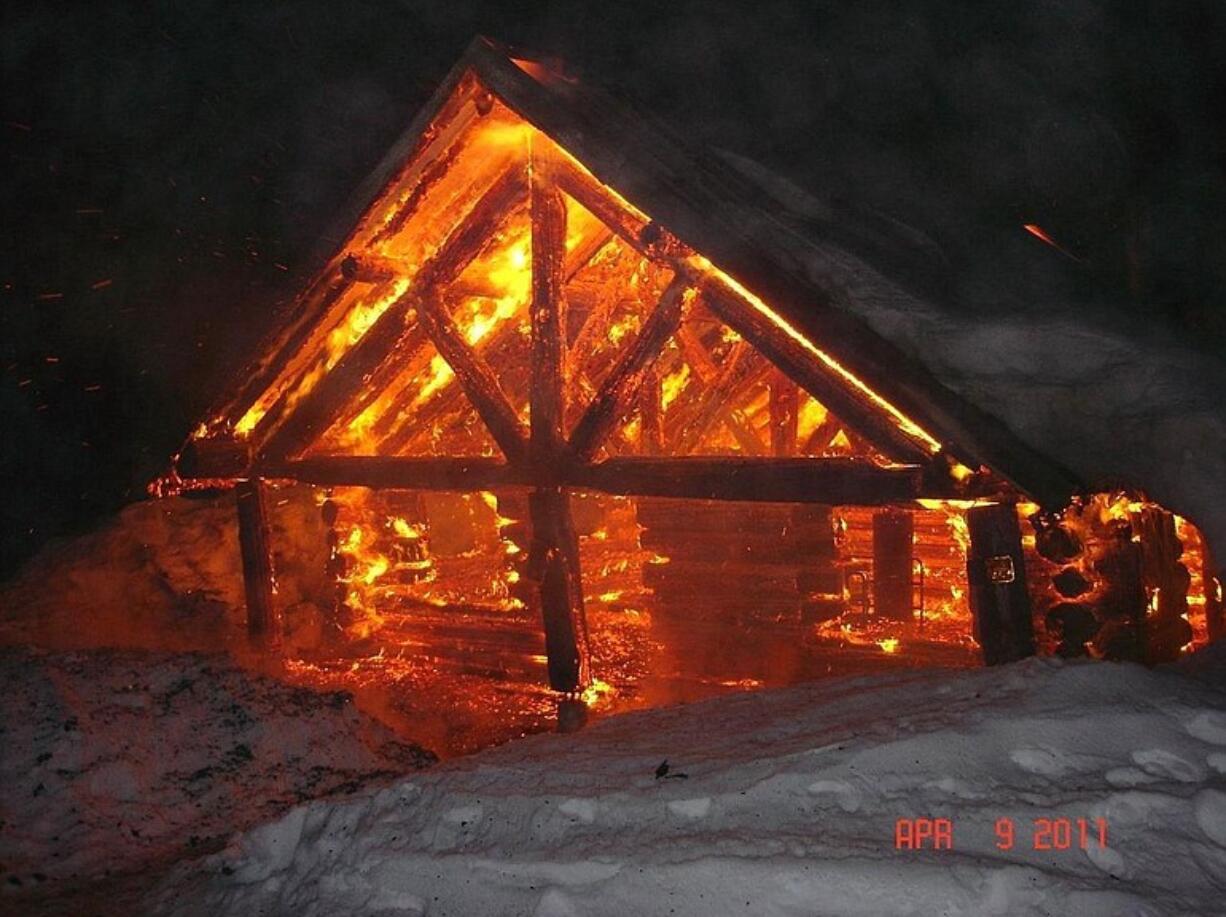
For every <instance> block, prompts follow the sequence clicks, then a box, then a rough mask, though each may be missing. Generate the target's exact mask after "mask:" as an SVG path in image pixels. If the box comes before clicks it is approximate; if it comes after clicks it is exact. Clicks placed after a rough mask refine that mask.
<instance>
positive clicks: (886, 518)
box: [873, 509, 915, 621]
mask: <svg viewBox="0 0 1226 917" xmlns="http://www.w3.org/2000/svg"><path fill="white" fill-rule="evenodd" d="M914 532H915V520H914V519H913V518H912V516H911V514H910V513H909V512H907V511H906V510H897V509H887V510H884V511H882V512H879V513H875V514H874V515H873V610H874V612H875V613H876V615H877V617H879V618H889V619H891V620H893V621H910V620H911V553H912V536H913V534H914Z"/></svg>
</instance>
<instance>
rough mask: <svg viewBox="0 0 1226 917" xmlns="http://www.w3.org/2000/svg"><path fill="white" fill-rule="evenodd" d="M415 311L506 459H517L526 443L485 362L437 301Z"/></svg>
mask: <svg viewBox="0 0 1226 917" xmlns="http://www.w3.org/2000/svg"><path fill="white" fill-rule="evenodd" d="M418 314H419V315H420V317H421V322H422V324H423V325H424V326H425V328H426V333H427V334H429V335H430V339H431V340H432V341H434V346H435V347H437V348H438V352H439V353H440V354H442V356H443V359H444V360H446V361H447V362H448V363H449V364H450V365H451V368H452V370H453V371H454V372H455V376H456V381H458V382H459V383H460V387H461V388H462V389H464V394H466V395H467V396H468V398H469V400H470V401H471V402H472V403H473V407H475V408H476V409H477V413H478V414H480V415H481V419H482V420H484V421H485V425H486V426H487V427H488V428H489V431H490V433H491V434H492V435H493V437H494V440H495V441H496V442H497V443H498V447H499V448H500V449H502V451H503V454H504V455H506V457H507V460H508V461H510V462H518V461H520V460H521V459H522V458H523V456H524V454H525V451H526V450H525V446H526V443H525V439H524V435H523V431H522V429H521V427H520V424H519V418H518V417H517V416H516V414H515V409H514V408H513V407H511V402H510V401H509V400H508V399H507V396H506V393H505V392H504V391H503V390H502V386H501V385H499V383H498V378H497V377H496V376H495V375H494V372H493V370H491V369H490V367H489V364H488V363H486V362H485V361H484V360H482V359H481V358H480V357H479V356H478V355H477V353H476V352H475V351H474V350H473V349H472V347H470V346H469V344H468V342H467V341H465V340H464V337H463V335H462V334H460V330H459V329H458V328H457V327H456V324H455V321H454V320H453V319H452V318H451V316H450V315H448V314H447V311H446V310H445V309H444V308H443V307H442V304H441V303H439V302H437V301H432V302H422V304H421V307H420V309H419V312H418Z"/></svg>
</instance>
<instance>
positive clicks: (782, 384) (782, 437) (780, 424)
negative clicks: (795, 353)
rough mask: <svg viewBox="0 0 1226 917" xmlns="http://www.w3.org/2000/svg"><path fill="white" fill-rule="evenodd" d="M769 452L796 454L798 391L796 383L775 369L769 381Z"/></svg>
mask: <svg viewBox="0 0 1226 917" xmlns="http://www.w3.org/2000/svg"><path fill="white" fill-rule="evenodd" d="M770 399H771V400H770V411H771V454H772V455H778V456H787V455H795V454H796V435H797V415H796V411H797V406H798V404H799V401H800V391H799V389H798V388H797V386H796V383H795V382H793V381H792V380H791V379H789V378H788V377H787V376H785V375H784V374H783V373H781V372H779V371H778V370H776V371H775V372H774V373H773V374H772V375H771V382H770Z"/></svg>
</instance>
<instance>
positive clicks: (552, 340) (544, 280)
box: [530, 151, 566, 463]
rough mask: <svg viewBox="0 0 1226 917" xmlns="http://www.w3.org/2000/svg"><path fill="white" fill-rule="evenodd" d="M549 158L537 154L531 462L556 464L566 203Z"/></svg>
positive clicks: (559, 447) (559, 433) (560, 412)
mask: <svg viewBox="0 0 1226 917" xmlns="http://www.w3.org/2000/svg"><path fill="white" fill-rule="evenodd" d="M551 172H552V170H551V169H550V163H549V161H548V159H546V158H545V157H543V156H541V155H539V154H538V153H537V152H535V151H534V152H533V155H532V184H531V215H532V385H531V399H530V400H531V413H532V438H531V450H530V451H531V461H532V462H533V463H541V462H553V461H554V460H556V458H558V457H559V456H560V455H561V454H562V449H563V447H564V445H565V440H566V437H565V435H564V433H563V430H562V417H563V404H562V397H563V391H562V388H563V380H564V379H565V376H566V367H565V359H566V304H565V302H564V300H563V296H562V283H563V277H562V271H563V266H564V264H565V260H566V204H565V203H564V202H563V200H562V194H561V192H560V191H558V189H557V187H556V185H554V183H553V181H552V174H551Z"/></svg>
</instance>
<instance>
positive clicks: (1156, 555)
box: [1133, 506, 1192, 663]
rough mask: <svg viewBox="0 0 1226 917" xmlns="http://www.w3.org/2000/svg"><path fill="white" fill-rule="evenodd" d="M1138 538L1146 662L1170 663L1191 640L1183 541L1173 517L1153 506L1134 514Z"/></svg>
mask: <svg viewBox="0 0 1226 917" xmlns="http://www.w3.org/2000/svg"><path fill="white" fill-rule="evenodd" d="M1133 520H1134V526H1135V528H1136V530H1137V533H1138V535H1139V536H1140V544H1141V578H1142V581H1143V582H1144V584H1145V588H1146V592H1147V593H1148V594H1149V596H1150V597H1151V598H1150V613H1149V615H1148V616H1147V618H1146V628H1145V629H1146V661H1147V662H1150V663H1158V662H1173V661H1174V660H1175V659H1176V658H1178V656H1179V651H1180V649H1181V648H1182V647H1183V646H1184V645H1185V644H1186V643H1188V642H1190V641H1191V639H1192V627H1191V625H1190V624H1189V623H1188V621H1187V618H1186V615H1187V613H1188V587H1189V586H1190V585H1191V582H1192V577H1191V575H1190V574H1189V573H1188V568H1187V567H1185V566H1184V565H1183V564H1182V563H1181V562H1180V558H1181V557H1182V556H1183V550H1184V546H1183V542H1181V541H1180V540H1179V536H1178V535H1177V533H1176V531H1175V517H1174V516H1173V515H1171V514H1170V513H1168V512H1166V510H1163V509H1161V508H1159V507H1156V506H1144V507H1142V509H1141V510H1140V512H1138V513H1135V514H1134V515H1133Z"/></svg>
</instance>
